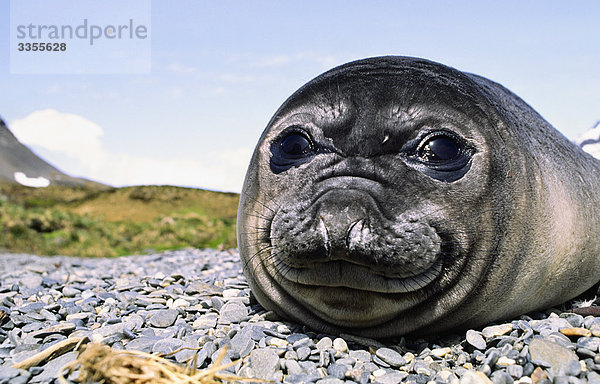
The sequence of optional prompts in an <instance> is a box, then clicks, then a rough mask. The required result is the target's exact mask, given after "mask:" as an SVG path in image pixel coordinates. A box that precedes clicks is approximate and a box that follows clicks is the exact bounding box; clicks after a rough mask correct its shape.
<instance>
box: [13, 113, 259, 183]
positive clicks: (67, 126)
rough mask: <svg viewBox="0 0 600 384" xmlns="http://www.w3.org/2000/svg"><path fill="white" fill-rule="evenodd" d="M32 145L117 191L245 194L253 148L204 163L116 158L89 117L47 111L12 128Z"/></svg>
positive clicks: (217, 154)
mask: <svg viewBox="0 0 600 384" xmlns="http://www.w3.org/2000/svg"><path fill="white" fill-rule="evenodd" d="M11 129H12V130H13V133H14V134H15V136H16V137H17V138H18V139H19V141H21V142H22V143H24V144H26V145H34V146H38V147H41V148H44V149H46V150H48V151H52V152H56V153H58V154H61V155H66V156H67V157H68V158H69V159H70V160H71V161H70V162H69V163H66V164H54V165H56V166H57V167H58V168H59V169H61V170H63V171H65V172H66V173H69V169H77V170H78V171H77V173H78V175H77V176H83V177H86V178H90V179H92V180H97V181H100V182H104V183H108V184H111V185H115V186H124V185H139V184H170V185H181V186H191V187H200V188H208V189H215V190H221V191H232V192H239V191H240V190H241V187H242V182H243V178H244V174H245V172H246V167H247V164H248V162H249V161H250V156H251V155H252V149H251V148H233V149H215V150H214V151H211V152H204V153H202V155H200V157H199V158H193V159H190V158H170V159H166V160H165V159H161V158H158V157H157V158H153V157H147V156H134V155H131V154H127V153H114V152H111V151H110V150H108V149H107V148H105V147H104V145H103V143H102V140H101V138H102V136H103V134H104V132H103V130H102V128H101V127H100V126H99V125H98V124H95V123H93V122H91V121H89V120H87V119H85V118H84V117H81V116H78V115H74V114H69V113H62V112H58V111H56V110H53V109H46V110H41V111H36V112H33V113H31V114H30V115H29V116H27V117H25V118H23V119H19V120H15V121H14V122H12V124H11Z"/></svg>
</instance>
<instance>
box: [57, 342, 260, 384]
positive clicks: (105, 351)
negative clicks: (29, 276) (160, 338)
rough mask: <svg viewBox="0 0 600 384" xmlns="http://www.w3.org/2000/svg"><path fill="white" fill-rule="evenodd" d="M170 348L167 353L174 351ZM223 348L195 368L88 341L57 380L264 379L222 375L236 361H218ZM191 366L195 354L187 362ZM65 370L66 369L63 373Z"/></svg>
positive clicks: (189, 383)
mask: <svg viewBox="0 0 600 384" xmlns="http://www.w3.org/2000/svg"><path fill="white" fill-rule="evenodd" d="M177 352H178V351H174V352H172V353H171V354H174V353H177ZM225 355H226V349H224V350H223V351H222V352H221V354H220V355H219V357H218V358H217V359H216V361H215V362H214V363H213V367H211V368H206V369H201V370H198V369H196V368H190V367H185V366H180V365H177V364H174V363H172V362H170V361H168V360H166V359H165V358H163V357H161V356H157V355H152V354H149V353H144V352H139V351H125V350H115V349H112V348H110V347H107V346H105V345H102V344H97V343H91V344H88V345H87V346H86V347H85V349H84V350H83V352H82V353H81V354H80V355H79V357H78V358H77V359H76V360H75V361H73V362H72V363H69V364H67V365H66V366H64V367H63V368H62V369H61V373H60V374H59V377H58V380H59V382H60V383H62V384H68V382H67V380H66V379H65V376H66V377H68V376H69V375H70V374H72V373H74V372H77V373H78V376H77V379H76V380H74V381H76V382H78V383H103V384H216V383H223V382H265V380H259V379H252V378H246V377H239V376H234V375H231V374H224V373H221V371H223V370H225V369H227V368H229V367H231V366H233V365H235V364H237V361H234V362H231V363H229V364H221V362H222V360H223V358H224V357H225ZM190 363H191V366H192V367H195V357H194V358H193V359H192V361H191V362H190ZM65 371H66V372H65Z"/></svg>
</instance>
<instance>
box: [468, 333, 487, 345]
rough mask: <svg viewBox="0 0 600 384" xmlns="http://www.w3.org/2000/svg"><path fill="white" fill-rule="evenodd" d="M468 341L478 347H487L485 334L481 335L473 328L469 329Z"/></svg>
mask: <svg viewBox="0 0 600 384" xmlns="http://www.w3.org/2000/svg"><path fill="white" fill-rule="evenodd" d="M467 343H469V344H471V345H472V346H474V347H475V348H477V349H485V346H486V342H485V340H484V339H483V336H481V333H479V332H477V331H474V330H472V329H469V330H468V331H467Z"/></svg>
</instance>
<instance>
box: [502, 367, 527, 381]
mask: <svg viewBox="0 0 600 384" xmlns="http://www.w3.org/2000/svg"><path fill="white" fill-rule="evenodd" d="M506 373H508V374H509V375H510V376H511V377H513V378H515V379H520V378H521V376H523V367H522V366H520V365H516V364H515V365H509V366H508V367H506Z"/></svg>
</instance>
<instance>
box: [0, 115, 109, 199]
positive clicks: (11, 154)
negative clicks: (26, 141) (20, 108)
mask: <svg viewBox="0 0 600 384" xmlns="http://www.w3.org/2000/svg"><path fill="white" fill-rule="evenodd" d="M0 182H8V183H18V184H22V185H26V186H29V187H47V186H49V185H66V186H73V187H89V188H106V187H107V186H105V185H103V184H100V183H96V182H94V181H90V180H86V179H82V178H77V177H71V176H69V175H67V174H65V173H63V172H61V171H59V170H58V169H56V168H55V167H53V166H52V165H50V164H48V163H47V162H45V161H44V160H42V159H41V158H39V157H38V156H37V155H36V154H35V153H33V152H32V151H31V150H30V149H29V148H27V147H26V146H24V145H23V144H21V143H20V142H19V140H17V138H16V137H15V136H14V135H13V134H12V132H11V131H10V130H9V129H8V127H7V126H6V124H5V123H4V121H3V120H2V119H1V118H0Z"/></svg>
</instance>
